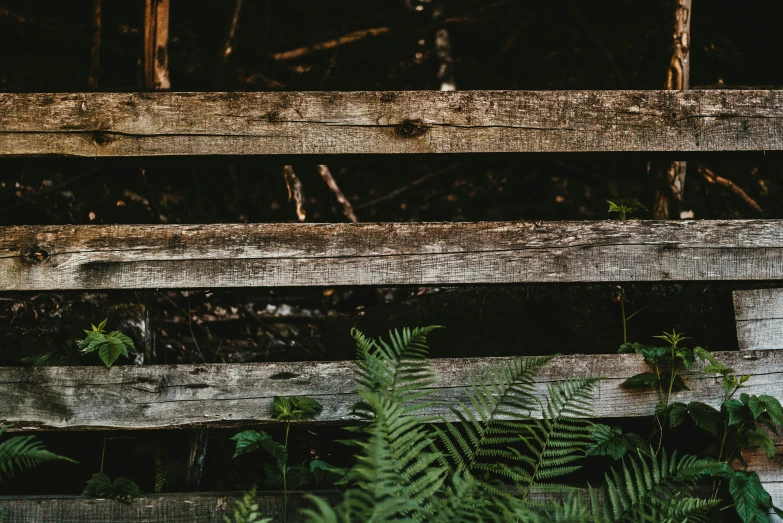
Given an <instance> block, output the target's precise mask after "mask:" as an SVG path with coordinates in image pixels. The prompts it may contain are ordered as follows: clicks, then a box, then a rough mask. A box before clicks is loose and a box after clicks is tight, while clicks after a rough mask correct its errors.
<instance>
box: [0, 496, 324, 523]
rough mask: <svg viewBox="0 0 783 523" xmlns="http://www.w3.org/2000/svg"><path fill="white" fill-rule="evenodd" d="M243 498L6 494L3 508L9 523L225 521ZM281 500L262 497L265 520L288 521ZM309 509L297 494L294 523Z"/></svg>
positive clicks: (292, 512) (291, 515)
mask: <svg viewBox="0 0 783 523" xmlns="http://www.w3.org/2000/svg"><path fill="white" fill-rule="evenodd" d="M330 494H331V492H330ZM241 496H242V493H240V492H205V493H194V494H155V495H147V496H141V497H139V498H136V499H135V500H133V502H132V503H120V502H119V501H114V500H111V499H93V498H82V497H78V496H0V508H3V509H5V510H6V512H7V516H6V518H5V519H4V520H3V521H4V523H31V522H36V523H39V522H40V523H44V522H45V523H84V522H89V523H223V516H224V515H227V514H230V513H231V509H232V507H233V505H234V501H235V500H237V499H239V498H240V497H241ZM331 499H334V494H331ZM280 500H281V497H280V496H274V495H264V496H259V498H258V503H259V505H260V508H261V512H262V514H263V515H264V517H269V518H272V520H273V521H274V522H275V523H278V522H280V521H282V518H281V514H280V510H281V502H280ZM307 506H310V505H309V504H308V502H307V501H306V500H305V499H304V498H303V496H302V494H301V493H296V492H294V493H292V494H291V498H290V499H289V514H288V521H289V522H290V523H298V522H301V521H304V518H302V516H301V515H300V514H299V510H298V509H299V508H301V507H307Z"/></svg>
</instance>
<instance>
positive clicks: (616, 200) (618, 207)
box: [606, 183, 647, 221]
mask: <svg viewBox="0 0 783 523" xmlns="http://www.w3.org/2000/svg"><path fill="white" fill-rule="evenodd" d="M609 193H610V194H611V195H612V199H610V200H606V203H608V204H609V210H608V211H607V212H610V213H612V212H616V213H617V214H618V216H619V218H620V219H621V220H623V221H625V220H627V219H628V218H629V217H630V216H631V214H634V213H636V212H638V211H640V210H644V211H646V210H647V207H645V206H644V205H642V203H641V202H640V201H639V200H638V199H637V198H629V197H626V196H622V195H621V194H620V190H619V189H618V187H617V186H616V185H615V184H613V183H610V184H609Z"/></svg>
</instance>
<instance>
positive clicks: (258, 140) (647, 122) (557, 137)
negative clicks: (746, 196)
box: [0, 0, 783, 157]
mask: <svg viewBox="0 0 783 523" xmlns="http://www.w3.org/2000/svg"><path fill="white" fill-rule="evenodd" d="M148 1H149V0H148ZM781 149H783V91H770V90H745V91H742V90H705V91H684V92H683V91H664V90H656V91H458V92H448V91H445V92H441V91H393V92H264V93H259V92H255V93H250V92H241V93H240V92H237V93H214V92H213V93H157V92H151V93H32V94H31V93H25V94H16V93H0V155H2V156H30V155H67V156H87V157H98V156H159V155H248V154H250V155H258V154H359V153H361V154H397V153H481V152H486V153H490V152H491V153H500V152H592V151H644V152H650V151H762V150H781Z"/></svg>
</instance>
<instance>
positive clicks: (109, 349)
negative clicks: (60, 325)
mask: <svg viewBox="0 0 783 523" xmlns="http://www.w3.org/2000/svg"><path fill="white" fill-rule="evenodd" d="M107 321H108V318H107V319H105V320H103V321H102V322H100V323H99V324H98V326H97V327H96V326H95V325H92V330H85V331H84V332H85V333H86V334H87V336H86V337H85V338H84V339H83V340H79V342H78V347H79V351H80V352H81V353H82V354H89V353H91V352H95V351H97V352H98V356H99V357H100V358H101V361H102V362H103V364H104V365H106V368H107V369H110V368H111V366H112V365H113V364H114V362H115V361H117V358H119V357H120V355H122V356H125V357H126V358H128V352H135V351H136V346H135V345H134V344H133V340H132V339H130V338H129V337H128V336H126V335H125V334H123V333H121V332H120V331H111V332H108V333H107V331H106V330H105V328H106V322H107Z"/></svg>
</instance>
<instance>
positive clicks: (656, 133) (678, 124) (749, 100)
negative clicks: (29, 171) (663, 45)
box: [0, 90, 783, 157]
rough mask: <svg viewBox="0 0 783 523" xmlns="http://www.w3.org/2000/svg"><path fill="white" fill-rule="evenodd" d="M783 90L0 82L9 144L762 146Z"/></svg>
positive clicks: (170, 147)
mask: <svg viewBox="0 0 783 523" xmlns="http://www.w3.org/2000/svg"><path fill="white" fill-rule="evenodd" d="M782 116H783V91H768V90H757V91H738V90H707V91H686V92H682V91H663V90H660V91H458V92H437V91H397V92H274V93H273V92H264V93H249V92H244V93H34V94H12V93H0V155H5V156H19V155H22V156H28V155H69V156H88V157H92V156H159V155H247V154H356V153H362V154H365V153H377V154H381V153H388V154H392V153H468V152H470V153H478V152H495V153H498V152H539V151H545V152H577V151H582V152H591V151H748V150H752V151H761V150H780V149H783V118H781V117H782Z"/></svg>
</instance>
